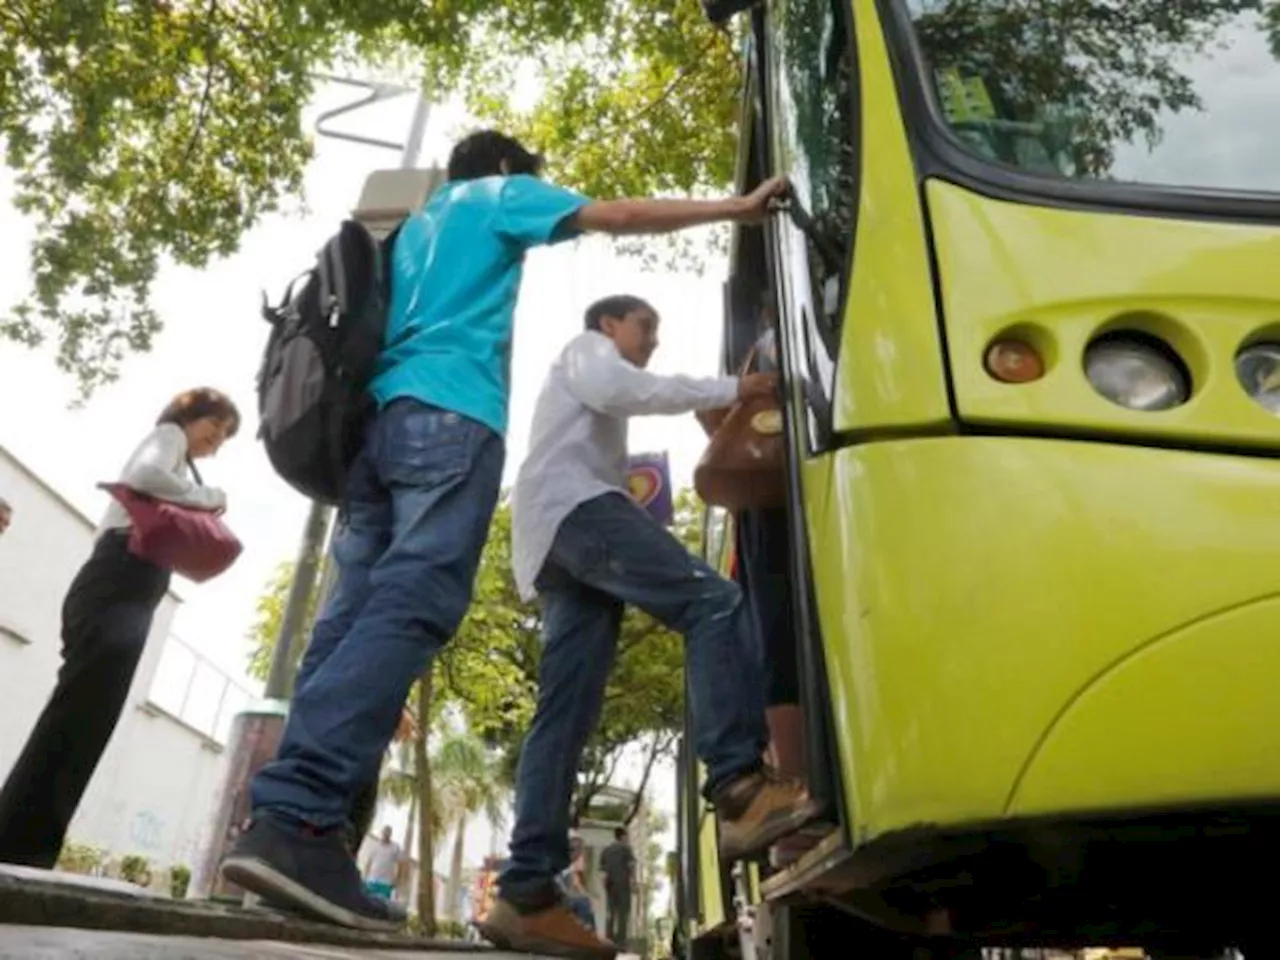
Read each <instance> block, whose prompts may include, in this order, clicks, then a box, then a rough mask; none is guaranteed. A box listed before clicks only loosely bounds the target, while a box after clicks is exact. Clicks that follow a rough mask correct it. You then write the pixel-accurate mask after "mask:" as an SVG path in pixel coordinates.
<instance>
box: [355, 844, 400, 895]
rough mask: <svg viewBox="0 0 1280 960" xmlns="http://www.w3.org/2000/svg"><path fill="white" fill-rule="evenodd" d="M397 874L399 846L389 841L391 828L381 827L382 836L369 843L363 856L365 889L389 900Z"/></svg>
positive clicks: (393, 892) (398, 868) (394, 889)
mask: <svg viewBox="0 0 1280 960" xmlns="http://www.w3.org/2000/svg"><path fill="white" fill-rule="evenodd" d="M399 873H400V845H399V844H398V843H396V842H395V841H394V840H392V839H391V828H390V827H383V828H382V836H381V837H379V838H378V839H376V840H373V841H372V842H370V843H369V845H368V849H367V851H366V853H365V855H364V882H365V889H366V890H368V891H369V892H370V893H371V894H373V895H374V896H376V897H382V899H384V900H390V899H391V898H392V896H394V895H395V892H396V879H397V878H398V876H399Z"/></svg>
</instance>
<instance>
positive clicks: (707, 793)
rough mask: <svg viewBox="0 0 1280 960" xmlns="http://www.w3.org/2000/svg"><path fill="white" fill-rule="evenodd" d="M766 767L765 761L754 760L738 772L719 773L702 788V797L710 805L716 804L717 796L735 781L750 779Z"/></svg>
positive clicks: (738, 769) (737, 770)
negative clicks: (744, 778)
mask: <svg viewBox="0 0 1280 960" xmlns="http://www.w3.org/2000/svg"><path fill="white" fill-rule="evenodd" d="M763 767H764V760H763V759H759V760H753V761H752V762H751V763H748V764H746V765H744V766H741V767H738V768H737V769H736V770H730V771H729V772H727V773H719V774H718V775H717V776H716V777H714V778H709V779H708V780H707V782H706V783H705V784H704V785H703V787H702V797H703V799H704V800H706V801H707V802H708V803H712V804H714V803H715V802H716V796H717V795H718V794H719V793H720V792H721V791H722V790H724V789H725V788H726V787H728V786H730V785H731V784H733V783H734V782H735V781H738V780H741V779H742V778H743V777H749V776H751V775H752V774H753V773H759V772H760V770H761V769H762V768H763Z"/></svg>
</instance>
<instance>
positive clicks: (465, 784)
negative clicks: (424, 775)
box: [432, 733, 508, 922]
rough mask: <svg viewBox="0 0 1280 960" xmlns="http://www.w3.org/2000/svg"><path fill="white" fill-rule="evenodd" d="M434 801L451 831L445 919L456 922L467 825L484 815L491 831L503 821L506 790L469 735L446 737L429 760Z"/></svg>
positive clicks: (493, 764)
mask: <svg viewBox="0 0 1280 960" xmlns="http://www.w3.org/2000/svg"><path fill="white" fill-rule="evenodd" d="M432 772H433V774H434V779H435V786H436V790H435V794H434V795H435V798H436V801H437V809H438V811H439V813H440V820H441V822H442V824H443V825H447V826H448V827H449V828H450V829H452V830H453V831H454V835H453V856H452V859H451V862H450V864H449V884H448V887H447V888H446V890H447V892H446V894H445V899H446V901H447V904H448V906H447V914H446V915H447V916H448V918H449V919H450V920H452V921H454V922H460V921H461V919H462V918H461V916H460V915H459V914H460V907H461V904H460V900H461V893H462V854H463V848H464V847H465V844H466V830H467V822H468V821H469V820H470V819H471V818H472V817H474V816H476V815H478V814H484V816H485V818H486V819H487V820H488V821H489V823H490V824H491V825H492V827H493V829H494V830H495V831H497V830H501V829H502V827H503V825H504V820H505V819H506V816H505V814H506V811H505V809H504V804H505V802H506V799H507V796H508V790H507V789H506V787H505V786H504V785H503V780H502V777H501V776H500V773H499V769H498V763H497V761H496V760H495V759H494V758H493V756H492V755H491V754H490V753H489V751H488V750H487V749H485V746H484V744H483V743H481V742H480V740H478V739H477V738H476V737H475V736H473V735H471V734H470V733H461V734H453V735H450V736H449V737H447V738H446V739H445V740H444V741H443V742H442V743H441V744H440V747H439V749H438V750H437V751H436V753H435V755H434V756H433V757H432Z"/></svg>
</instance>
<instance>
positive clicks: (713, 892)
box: [694, 763, 728, 936]
mask: <svg viewBox="0 0 1280 960" xmlns="http://www.w3.org/2000/svg"><path fill="white" fill-rule="evenodd" d="M706 775H707V771H706V768H705V767H704V766H703V765H702V764H701V763H699V764H698V785H699V787H701V785H702V783H703V781H704V780H705V778H706ZM700 806H701V808H702V812H701V813H700V814H699V817H698V880H699V888H700V893H699V896H700V897H701V898H702V924H701V926H700V927H699V928H698V929H697V930H695V931H694V936H699V935H701V934H703V933H706V932H707V931H709V930H714V929H715V928H716V927H718V926H720V925H721V924H723V923H724V922H725V920H727V919H728V918H727V917H726V916H725V915H724V888H723V887H722V886H721V884H720V845H719V839H720V838H719V835H718V833H717V831H716V818H715V814H713V813H711V812H710V808H709V807H708V806H707V805H706V804H701V803H700Z"/></svg>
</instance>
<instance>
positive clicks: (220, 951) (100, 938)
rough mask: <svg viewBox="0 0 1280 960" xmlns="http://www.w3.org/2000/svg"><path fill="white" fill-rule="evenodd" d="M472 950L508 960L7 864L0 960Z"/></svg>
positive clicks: (1, 887)
mask: <svg viewBox="0 0 1280 960" xmlns="http://www.w3.org/2000/svg"><path fill="white" fill-rule="evenodd" d="M466 954H482V955H483V957H484V958H485V960H489V958H495V960H496V958H501V957H503V956H504V955H503V954H500V953H498V952H496V951H494V950H493V949H492V948H490V947H488V946H486V945H482V944H479V943H470V942H464V941H454V940H428V939H424V938H421V937H410V936H405V935H402V934H380V933H365V932H361V931H357V930H347V929H344V928H342V927H336V926H330V925H328V924H323V923H313V922H311V921H309V920H304V919H301V918H299V917H295V916H293V915H291V914H285V913H279V912H276V911H271V910H266V909H244V908H242V907H239V906H236V905H233V904H227V903H215V902H210V901H201V900H171V899H169V898H168V897H166V896H164V895H162V894H159V895H158V894H156V893H155V892H153V891H149V890H144V889H142V888H140V887H136V886H134V885H132V884H128V883H123V882H121V881H118V880H103V879H96V878H91V877H82V876H77V875H73V874H60V873H55V872H51V871H46V870H28V869H23V868H20V867H9V866H4V867H0V960H72V958H74V960H135V958H136V960H152V958H157V960H158V958H161V957H164V958H169V957H177V958H187V960H250V958H256V957H262V958H264V960H266V958H276V957H299V958H317V960H319V958H329V960H348V958H351V960H356V958H361V960H362V958H375V957H376V958H382V960H400V958H406V960H407V958H414V960H419V958H423V957H441V958H442V957H450V958H453V960H465V955H466ZM524 960H528V958H524Z"/></svg>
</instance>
